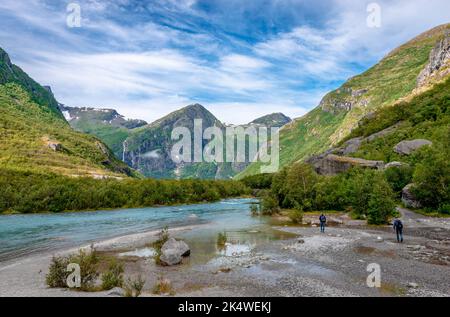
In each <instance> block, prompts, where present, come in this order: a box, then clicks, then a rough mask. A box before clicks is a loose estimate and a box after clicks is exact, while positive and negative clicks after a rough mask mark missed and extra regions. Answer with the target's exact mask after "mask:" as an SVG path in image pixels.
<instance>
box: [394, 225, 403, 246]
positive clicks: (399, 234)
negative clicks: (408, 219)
mask: <svg viewBox="0 0 450 317" xmlns="http://www.w3.org/2000/svg"><path fill="white" fill-rule="evenodd" d="M394 230H395V232H396V233H397V242H398V243H400V242H402V243H403V223H402V222H401V220H400V219H395V221H394Z"/></svg>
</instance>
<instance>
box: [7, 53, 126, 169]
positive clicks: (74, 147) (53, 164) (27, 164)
mask: <svg viewBox="0 0 450 317" xmlns="http://www.w3.org/2000/svg"><path fill="white" fill-rule="evenodd" d="M58 106H59V104H58V102H57V101H56V100H55V98H54V96H53V94H52V93H51V90H50V89H48V88H46V87H43V86H41V85H39V84H38V83H37V82H35V81H34V80H33V79H31V78H30V77H29V76H28V75H27V74H26V73H25V72H23V71H22V70H21V69H20V68H19V67H17V66H16V65H13V64H12V63H11V60H10V58H9V56H8V54H7V53H6V52H5V51H3V50H1V49H0V135H1V138H2V142H1V143H0V166H1V168H5V169H9V170H16V171H37V172H41V173H49V172H53V173H57V174H63V175H69V176H77V177H78V176H89V177H94V178H105V177H117V178H123V177H127V176H128V175H132V174H133V173H134V172H133V171H132V170H131V169H130V168H129V167H128V166H126V165H125V164H124V163H122V162H120V161H119V160H117V159H116V158H115V157H114V155H113V153H112V152H111V151H110V150H109V149H108V147H107V146H106V145H105V144H103V143H102V142H101V141H100V140H99V139H97V138H95V137H93V136H90V135H87V134H84V133H80V132H77V131H75V130H73V129H72V128H71V127H70V126H69V124H68V123H67V122H66V120H65V119H64V116H63V114H62V113H61V111H60V110H59V108H58Z"/></svg>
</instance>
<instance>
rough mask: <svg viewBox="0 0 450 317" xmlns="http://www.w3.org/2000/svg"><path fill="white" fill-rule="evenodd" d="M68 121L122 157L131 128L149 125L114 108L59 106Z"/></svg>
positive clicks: (76, 128) (73, 126)
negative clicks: (124, 144) (126, 116)
mask: <svg viewBox="0 0 450 317" xmlns="http://www.w3.org/2000/svg"><path fill="white" fill-rule="evenodd" d="M59 108H60V110H61V112H62V114H63V115H64V117H65V118H66V120H67V122H69V124H70V125H71V126H72V128H74V129H75V130H77V131H80V132H84V133H88V134H92V135H94V136H96V137H98V138H99V139H100V140H102V141H103V142H105V144H106V145H108V147H109V148H110V149H111V150H112V151H113V152H114V154H115V155H116V157H118V158H121V157H122V153H123V147H122V144H123V142H124V141H125V140H126V138H127V137H128V136H129V135H130V133H131V130H132V129H135V128H139V127H142V126H144V125H147V122H145V121H144V120H134V119H126V118H125V117H124V116H122V115H120V114H119V113H118V112H117V111H116V110H114V109H97V108H87V107H83V108H77V107H66V106H64V105H60V106H59Z"/></svg>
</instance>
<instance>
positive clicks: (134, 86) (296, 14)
mask: <svg viewBox="0 0 450 317" xmlns="http://www.w3.org/2000/svg"><path fill="white" fill-rule="evenodd" d="M74 8H75V11H74ZM77 8H79V9H80V10H79V11H78V10H77ZM78 12H79V13H80V14H79V15H77V13H78ZM78 16H79V17H80V19H79V22H80V23H79V24H78V23H77V19H76V17H78ZM74 17H75V19H74ZM448 22H450V1H448V0H381V1H373V0H372V1H364V0H354V1H352V0H315V1H310V0H157V1H156V0H154V1H142V0H140V1H137V0H70V1H61V0H57V1H56V0H21V1H17V0H1V1H0V47H2V48H3V49H4V50H6V51H7V52H8V53H9V55H10V57H11V59H12V61H13V63H15V64H16V65H18V66H20V67H21V68H22V69H23V70H24V71H25V72H27V73H28V74H29V75H30V76H31V77H32V78H34V79H35V80H36V81H38V82H39V83H41V84H42V85H49V86H51V87H52V90H53V92H54V94H55V97H56V98H57V100H58V101H59V102H61V103H63V104H65V105H66V106H72V107H84V106H86V107H97V108H114V109H116V110H118V112H119V113H121V114H123V115H125V116H126V117H128V118H136V119H144V120H147V121H148V122H152V121H154V120H156V119H158V118H160V117H162V116H164V115H166V114H168V113H170V112H172V111H174V110H177V109H179V108H181V107H184V106H186V105H189V104H193V103H200V104H202V105H204V106H205V107H206V108H207V109H208V110H210V111H211V112H212V113H213V114H214V115H215V116H216V117H218V119H219V120H221V121H222V122H225V123H233V124H242V123H247V122H250V121H252V120H253V119H255V118H257V117H259V116H262V115H265V114H269V113H273V112H283V113H284V114H286V115H288V116H290V117H292V118H297V117H300V116H302V115H304V114H305V113H307V112H308V111H309V110H311V109H313V108H314V107H316V106H317V105H318V104H319V102H320V100H321V98H322V97H323V96H324V95H325V94H326V93H327V92H329V91H331V90H334V89H336V88H338V87H339V86H340V85H341V84H342V83H344V82H345V81H346V80H347V79H348V78H350V77H352V76H354V75H357V74H359V73H361V72H363V71H364V70H366V69H368V68H369V67H371V66H372V65H374V64H375V63H376V62H377V61H379V60H380V59H381V58H383V56H385V55H386V54H387V53H388V52H389V51H391V50H392V49H394V48H395V47H397V46H399V45H401V44H403V43H404V42H406V41H408V40H410V39H411V38H413V37H415V36H416V35H418V34H420V33H422V32H424V31H426V30H428V29H430V28H432V27H434V26H437V25H440V24H443V23H448Z"/></svg>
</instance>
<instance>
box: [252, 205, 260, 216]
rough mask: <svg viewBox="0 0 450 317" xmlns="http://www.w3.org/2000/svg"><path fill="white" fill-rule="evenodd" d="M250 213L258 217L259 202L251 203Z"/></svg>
mask: <svg viewBox="0 0 450 317" xmlns="http://www.w3.org/2000/svg"><path fill="white" fill-rule="evenodd" d="M250 213H251V215H252V216H253V217H256V216H258V215H259V208H258V205H257V204H251V205H250Z"/></svg>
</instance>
